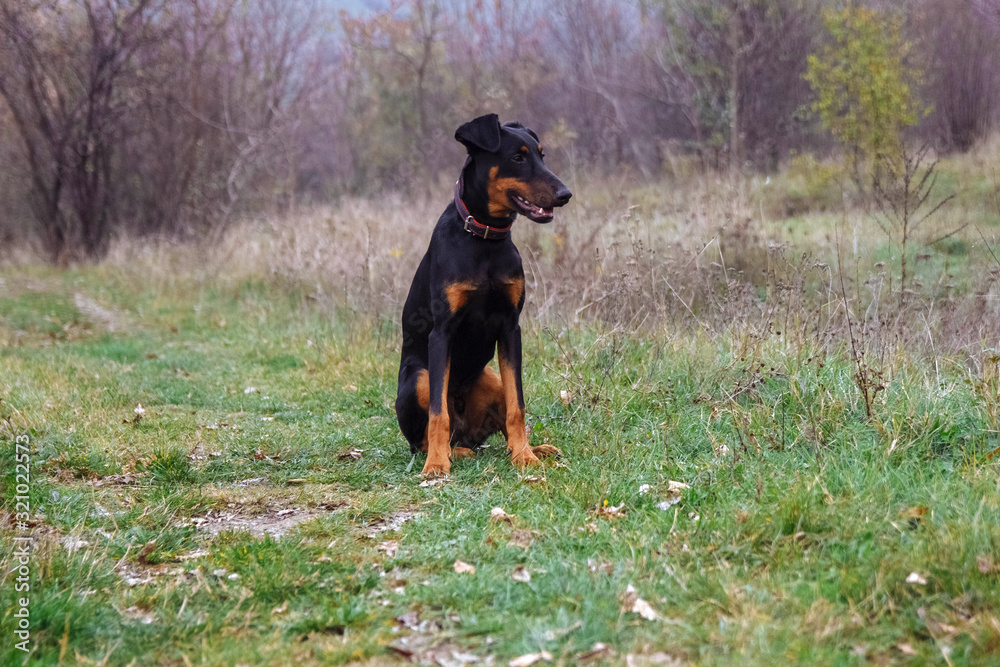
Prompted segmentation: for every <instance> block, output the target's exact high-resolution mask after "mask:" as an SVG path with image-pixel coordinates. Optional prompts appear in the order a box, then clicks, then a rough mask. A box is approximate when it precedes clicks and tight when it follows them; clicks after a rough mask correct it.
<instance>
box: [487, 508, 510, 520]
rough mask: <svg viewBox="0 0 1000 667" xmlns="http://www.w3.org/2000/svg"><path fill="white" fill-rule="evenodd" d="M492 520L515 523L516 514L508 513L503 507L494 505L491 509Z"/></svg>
mask: <svg viewBox="0 0 1000 667" xmlns="http://www.w3.org/2000/svg"><path fill="white" fill-rule="evenodd" d="M490 521H498V522H499V521H502V522H504V523H511V524H512V523H514V515H513V514H507V513H506V512H504V511H503V508H502V507H494V508H493V509H491V510H490Z"/></svg>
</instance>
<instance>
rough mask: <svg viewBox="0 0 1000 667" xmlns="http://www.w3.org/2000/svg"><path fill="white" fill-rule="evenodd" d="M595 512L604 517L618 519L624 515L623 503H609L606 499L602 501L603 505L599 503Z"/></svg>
mask: <svg viewBox="0 0 1000 667" xmlns="http://www.w3.org/2000/svg"><path fill="white" fill-rule="evenodd" d="M595 514H597V516H600V517H604V518H605V519H620V518H621V517H623V516H625V503H622V504H620V505H617V506H616V505H609V504H608V501H606V500H605V501H604V504H603V505H600V506H599V507H598V508H597V510H596V511H595Z"/></svg>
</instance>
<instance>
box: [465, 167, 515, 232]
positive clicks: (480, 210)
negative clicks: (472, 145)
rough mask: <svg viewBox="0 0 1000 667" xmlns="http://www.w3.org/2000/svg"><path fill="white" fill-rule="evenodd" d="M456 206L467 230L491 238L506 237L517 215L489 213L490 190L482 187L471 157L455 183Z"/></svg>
mask: <svg viewBox="0 0 1000 667" xmlns="http://www.w3.org/2000/svg"><path fill="white" fill-rule="evenodd" d="M477 186H478V187H477ZM455 208H456V209H457V210H458V214H459V217H461V218H462V222H463V225H464V226H465V231H467V232H469V233H471V234H473V235H475V236H478V237H480V238H485V239H491V240H496V239H501V238H506V237H507V236H508V235H509V234H510V228H511V226H512V225H513V224H514V219H515V218H516V217H517V214H516V213H511V214H510V215H509V216H506V217H503V218H495V217H493V216H491V215H490V214H489V192H487V190H486V189H485V188H484V187H482V182H481V180H480V179H478V178H476V173H475V165H474V164H473V163H472V160H471V158H470V159H468V160H466V163H465V167H463V168H462V173H461V175H459V177H458V182H457V183H456V184H455Z"/></svg>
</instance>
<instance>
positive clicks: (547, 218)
mask: <svg viewBox="0 0 1000 667" xmlns="http://www.w3.org/2000/svg"><path fill="white" fill-rule="evenodd" d="M507 194H508V196H509V197H510V200H511V201H512V202H513V203H514V207H515V208H516V209H517V212H518V213H520V214H521V215H523V216H525V217H527V218H530V219H531V220H534V221H535V222H552V215H553V208H552V207H549V208H542V207H541V206H535V205H534V204H532V203H531V202H530V201H528V200H527V199H525V198H524V197H522V196H521V195H519V194H517V193H516V192H508V193H507Z"/></svg>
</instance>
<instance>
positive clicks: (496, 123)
mask: <svg viewBox="0 0 1000 667" xmlns="http://www.w3.org/2000/svg"><path fill="white" fill-rule="evenodd" d="M455 139H456V140H457V141H460V142H461V143H463V144H464V145H465V147H466V148H468V149H469V150H470V151H472V150H473V149H478V150H481V151H486V152H488V153H496V152H497V151H498V150H500V119H499V118H497V115H496V114H495V113H491V114H486V115H485V116H480V117H479V118H476V119H475V120H470V121H469V122H468V123H466V124H465V125H462V126H461V127H460V128H458V129H457V130H455Z"/></svg>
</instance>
